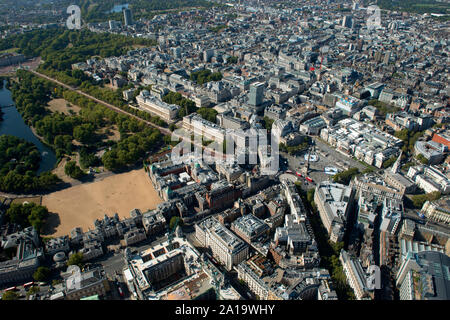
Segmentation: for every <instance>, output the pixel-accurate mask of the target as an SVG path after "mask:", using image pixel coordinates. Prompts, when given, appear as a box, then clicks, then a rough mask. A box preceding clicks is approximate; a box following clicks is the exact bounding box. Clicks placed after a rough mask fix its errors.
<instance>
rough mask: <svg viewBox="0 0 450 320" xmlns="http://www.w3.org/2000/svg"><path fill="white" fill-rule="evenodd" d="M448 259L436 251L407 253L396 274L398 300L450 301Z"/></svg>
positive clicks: (449, 263)
mask: <svg viewBox="0 0 450 320" xmlns="http://www.w3.org/2000/svg"><path fill="white" fill-rule="evenodd" d="M449 270H450V257H449V256H447V255H445V254H443V253H441V252H436V251H423V252H419V253H408V255H407V257H406V259H405V260H404V261H403V263H402V265H401V266H400V268H399V271H398V273H397V281H396V284H397V287H398V288H399V291H400V300H450V272H449Z"/></svg>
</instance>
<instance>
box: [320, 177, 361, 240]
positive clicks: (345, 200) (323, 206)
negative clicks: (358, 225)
mask: <svg viewBox="0 0 450 320" xmlns="http://www.w3.org/2000/svg"><path fill="white" fill-rule="evenodd" d="M353 197H354V190H353V188H352V187H349V186H345V185H343V184H339V183H333V182H328V181H323V182H321V183H320V184H318V185H317V187H316V192H315V194H314V202H315V203H316V205H317V208H318V210H319V214H320V219H321V220H322V222H323V224H324V226H325V228H326V229H327V231H328V234H329V236H330V240H331V241H332V242H339V241H342V240H343V238H344V233H345V228H346V223H347V218H348V214H349V211H350V208H351V206H352V202H353Z"/></svg>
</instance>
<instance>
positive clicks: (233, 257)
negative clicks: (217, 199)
mask: <svg viewBox="0 0 450 320" xmlns="http://www.w3.org/2000/svg"><path fill="white" fill-rule="evenodd" d="M195 237H196V238H197V240H198V241H199V242H200V244H201V245H202V246H205V247H208V248H210V249H211V251H212V253H213V256H214V257H215V258H216V259H217V260H219V261H220V262H221V263H223V264H224V265H225V268H226V269H227V270H231V269H232V268H233V266H234V265H237V264H239V263H241V262H242V261H244V260H245V259H247V256H248V245H247V244H246V243H245V242H244V241H242V240H241V239H239V238H238V237H237V236H235V235H234V234H233V233H232V232H231V231H230V230H228V229H227V228H225V226H223V225H222V224H220V222H219V221H217V220H216V219H215V218H209V219H207V220H204V221H202V222H200V223H198V224H196V225H195Z"/></svg>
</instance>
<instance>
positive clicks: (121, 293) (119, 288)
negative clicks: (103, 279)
mask: <svg viewBox="0 0 450 320" xmlns="http://www.w3.org/2000/svg"><path fill="white" fill-rule="evenodd" d="M117 289H118V291H119V294H120V296H121V297H123V291H122V288H121V287H120V286H119V287H117Z"/></svg>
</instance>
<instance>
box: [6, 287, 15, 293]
mask: <svg viewBox="0 0 450 320" xmlns="http://www.w3.org/2000/svg"><path fill="white" fill-rule="evenodd" d="M15 290H17V287H11V288H8V289H5V292H8V291H15Z"/></svg>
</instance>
